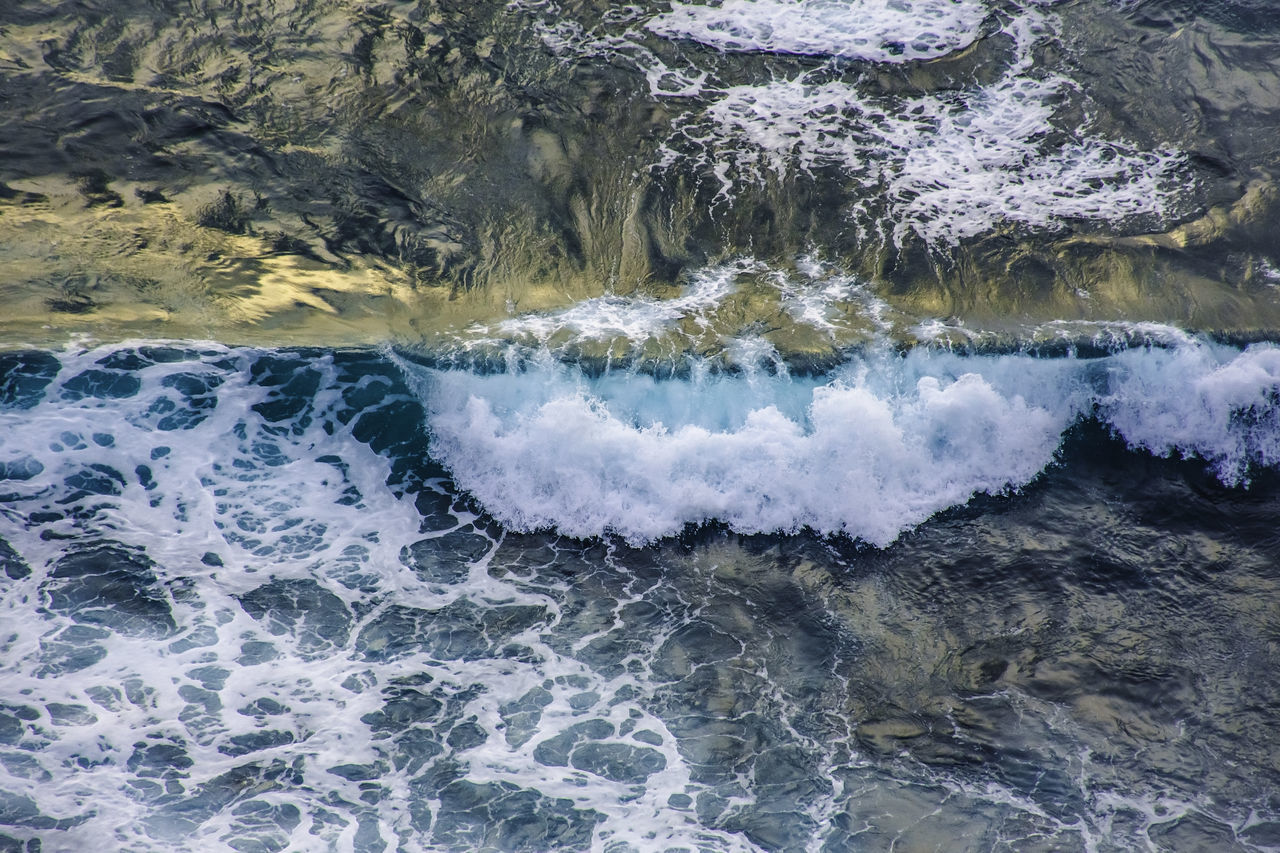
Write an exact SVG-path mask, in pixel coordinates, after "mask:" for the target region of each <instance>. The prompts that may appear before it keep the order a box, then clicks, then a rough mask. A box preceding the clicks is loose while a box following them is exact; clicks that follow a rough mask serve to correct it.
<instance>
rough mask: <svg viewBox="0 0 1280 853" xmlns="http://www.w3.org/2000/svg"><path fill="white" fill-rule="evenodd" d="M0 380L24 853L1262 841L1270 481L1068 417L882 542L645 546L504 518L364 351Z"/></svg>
mask: <svg viewBox="0 0 1280 853" xmlns="http://www.w3.org/2000/svg"><path fill="white" fill-rule="evenodd" d="M1159 356H1160V353H1159V352H1158V351H1154V352H1148V353H1147V355H1145V356H1144V355H1141V354H1140V352H1135V353H1132V354H1131V357H1134V358H1158V357H1159ZM0 364H2V371H0V389H2V391H3V402H2V405H3V409H2V410H0V418H3V421H4V428H3V431H0V436H3V438H0V454H2V455H0V466H2V467H0V475H2V476H3V478H4V479H3V494H2V495H0V512H2V516H0V525H2V527H0V538H2V539H3V542H4V544H3V546H0V562H2V564H3V565H2V569H3V576H2V577H0V584H3V597H2V599H0V600H2V601H3V608H4V610H3V616H2V617H0V618H2V619H3V626H4V636H5V639H4V645H3V649H4V655H3V667H4V677H3V679H2V685H3V686H0V692H2V693H3V695H2V696H0V702H2V703H3V708H0V745H2V746H0V762H2V763H3V767H4V772H5V774H6V778H7V779H8V780H9V781H8V782H7V783H6V784H5V785H4V786H3V787H4V790H5V793H4V795H3V799H2V800H0V823H2V824H3V829H0V832H2V833H3V835H4V837H5V838H6V839H10V840H7V841H6V842H5V843H7V844H10V845H11V846H13V847H14V849H20V848H21V847H22V845H23V844H24V843H27V842H30V843H32V844H35V843H37V841H38V842H39V843H42V844H43V847H42V848H41V849H44V850H50V849H53V850H60V849H83V848H85V847H86V846H89V845H99V846H100V845H102V844H103V843H104V839H109V842H107V843H109V844H110V845H111V846H113V847H117V848H119V849H131V850H173V849H228V848H229V849H236V850H327V849H357V850H387V849H400V850H475V849H498V850H548V849H563V850H579V849H581V850H587V849H606V850H627V849H634V850H654V849H685V850H738V849H744V850H745V849H765V850H806V849H823V850H848V849H889V848H891V847H893V848H895V849H901V848H902V847H906V848H908V849H921V848H923V847H929V848H930V849H932V848H935V847H941V848H945V849H965V850H990V849H1009V850H1019V851H1023V850H1040V849H1042V850H1063V849H1080V850H1086V849H1088V850H1128V849H1135V848H1139V849H1140V848H1142V847H1151V848H1153V849H1162V850H1179V851H1182V850H1231V849H1240V850H1246V849H1248V850H1253V849H1267V848H1269V847H1271V846H1274V845H1275V844H1277V843H1280V819H1278V815H1280V810H1278V808H1277V802H1276V800H1275V792H1276V790H1277V787H1276V783H1277V778H1278V777H1277V773H1278V770H1280V768H1277V767H1276V765H1275V762H1274V754H1275V751H1274V750H1273V749H1271V748H1270V745H1271V744H1273V743H1275V739H1276V734H1277V732H1276V726H1277V719H1276V716H1275V714H1274V708H1275V707H1276V702H1277V700H1278V699H1280V693H1278V691H1280V682H1277V680H1276V678H1275V672H1276V671H1277V669H1276V640H1277V635H1276V625H1277V608H1276V605H1277V602H1278V600H1280V599H1278V598H1277V594H1278V590H1280V586H1278V584H1280V575H1278V574H1277V570H1276V566H1277V565H1278V563H1277V559H1276V557H1277V549H1278V548H1280V540H1278V539H1277V537H1276V534H1275V527H1274V519H1275V517H1276V511H1277V500H1278V499H1280V492H1278V491H1277V489H1276V482H1275V478H1274V475H1272V474H1270V473H1269V472H1267V471H1266V470H1265V469H1262V468H1252V469H1249V470H1250V471H1251V472H1252V474H1253V483H1252V485H1251V486H1250V487H1249V488H1247V489H1246V488H1241V487H1239V486H1224V485H1223V484H1222V483H1221V482H1220V481H1219V480H1218V479H1217V478H1216V477H1215V476H1214V474H1213V470H1212V467H1211V466H1209V465H1206V463H1204V462H1203V461H1185V462H1182V461H1174V460H1168V459H1160V458H1157V457H1154V456H1152V455H1150V454H1149V453H1147V452H1145V451H1141V450H1130V449H1128V448H1127V447H1126V445H1125V442H1124V441H1123V440H1122V439H1120V438H1116V437H1114V436H1112V435H1111V434H1109V432H1108V429H1107V427H1106V426H1105V425H1103V424H1100V423H1099V422H1098V421H1096V420H1090V419H1087V418H1086V419H1084V420H1080V421H1076V422H1074V424H1073V425H1071V426H1069V428H1068V429H1067V432H1066V433H1065V435H1064V436H1063V437H1062V444H1061V448H1060V450H1059V452H1058V454H1057V459H1058V461H1056V462H1053V463H1051V464H1049V465H1048V466H1047V467H1046V469H1045V470H1044V471H1043V472H1042V473H1041V474H1039V475H1038V476H1037V477H1035V478H1034V479H1033V480H1032V481H1031V482H1030V483H1028V484H1026V485H1025V486H1023V487H1022V488H1021V489H1020V490H1018V491H1017V492H1016V493H1013V494H1006V495H998V496H994V497H993V496H979V497H976V498H974V499H973V500H969V501H967V502H965V501H962V502H961V504H962V505H959V506H956V507H954V508H952V509H949V510H946V511H944V512H942V513H941V514H940V515H938V516H936V517H935V518H933V519H931V520H929V521H926V522H925V523H924V524H923V525H921V526H920V527H918V528H915V529H908V530H906V531H905V532H903V533H902V534H901V535H900V536H898V537H897V539H896V541H895V542H893V543H892V544H887V545H886V547H884V548H873V547H869V546H868V545H866V544H864V543H862V542H860V541H858V540H856V539H851V538H849V537H847V536H839V535H837V536H835V537H831V538H827V537H822V536H819V535H816V534H813V533H810V532H799V533H797V534H795V535H789V536H777V535H756V536H742V535H738V534H735V533H733V532H731V531H729V530H726V529H725V528H724V526H723V525H722V524H720V523H710V524H706V525H702V526H690V527H688V528H687V529H686V530H685V531H684V532H683V533H682V534H681V535H679V536H677V537H676V538H674V539H667V540H664V541H661V542H658V543H655V544H653V545H650V546H647V547H635V546H632V545H628V544H627V543H626V542H624V541H622V540H620V539H618V538H616V537H613V536H609V535H606V536H604V537H603V538H589V539H579V540H574V539H568V538H564V537H563V536H560V535H557V534H556V533H555V532H544V533H538V532H530V533H518V532H513V531H512V530H510V529H507V528H505V527H504V526H503V525H502V524H500V523H498V522H496V521H495V520H494V519H493V518H492V517H491V516H490V515H489V514H487V513H486V512H485V510H484V508H483V507H482V506H480V505H479V504H477V503H476V502H475V501H474V500H473V499H472V498H470V497H469V496H468V495H466V494H464V493H462V492H460V491H459V490H458V488H457V487H456V486H455V479H454V477H453V476H452V475H451V474H450V473H449V472H447V471H446V470H445V469H444V468H443V467H442V466H441V465H440V464H439V462H438V461H437V460H436V458H435V457H434V455H433V450H432V439H431V437H430V436H431V430H430V426H429V423H428V419H427V418H428V415H427V413H428V412H429V411H430V410H431V408H432V401H431V400H430V399H424V398H423V397H421V396H419V394H418V392H415V391H412V390H411V387H413V386H414V384H415V383H417V382H418V378H417V373H416V372H417V371H418V370H420V369H419V368H415V367H414V366H413V365H412V364H411V363H406V362H401V361H399V360H398V359H395V358H393V357H389V355H388V354H384V353H379V352H373V351H325V350H283V351H264V350H251V349H233V348H226V347H221V346H210V345H204V346H192V345H189V344H177V345H174V344H166V345H148V346H130V347H123V348H103V349H92V350H84V351H75V352H68V353H58V354H51V353H45V352H36V351H30V352H25V353H14V354H9V355H5V356H4V357H3V361H2V362H0ZM974 366H975V367H978V368H979V369H981V368H982V367H983V366H982V364H981V361H980V359H977V358H976V357H975V361H974ZM988 367H989V366H988ZM405 371H408V373H406V372H405ZM988 372H989V373H990V372H991V371H990V370H989V369H988ZM407 380H408V381H407ZM671 381H680V380H671ZM775 381H780V380H777V379H776V377H775ZM810 384H811V383H810ZM1235 417H1236V419H1237V420H1238V419H1240V418H1244V419H1249V418H1252V419H1253V420H1254V421H1255V423H1265V422H1269V421H1268V419H1269V418H1270V413H1269V412H1268V411H1263V410H1258V409H1255V410H1252V411H1243V412H1238V413H1237V415H1236V416H1235ZM959 426H962V425H957V432H956V436H958V437H963V436H965V435H966V433H965V432H964V430H963V429H959ZM581 440H582V441H591V440H594V438H593V436H591V435H583V436H582V437H581ZM722 440H723V441H731V440H732V436H731V435H728V434H724V435H722ZM957 440H959V439H957ZM458 473H459V474H462V473H464V472H462V471H459V472H458ZM557 499H558V496H557V495H556V493H555V492H554V490H549V491H548V493H547V497H546V501H547V506H548V507H550V506H551V505H552V504H553V503H554V502H555V501H556V500H557ZM548 511H551V510H550V509H548ZM28 848H29V849H35V848H34V847H30V845H28Z"/></svg>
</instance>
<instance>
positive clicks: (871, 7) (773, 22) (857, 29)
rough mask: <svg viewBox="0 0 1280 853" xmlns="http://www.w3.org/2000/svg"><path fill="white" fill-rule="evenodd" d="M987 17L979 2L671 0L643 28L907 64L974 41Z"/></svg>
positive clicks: (721, 45)
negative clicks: (707, 1)
mask: <svg viewBox="0 0 1280 853" xmlns="http://www.w3.org/2000/svg"><path fill="white" fill-rule="evenodd" d="M986 15H987V9H986V7H985V5H984V4H982V3H980V2H977V0H724V2H722V3H720V4H719V5H717V6H708V5H702V4H697V3H679V2H677V3H672V4H671V11H669V12H665V13H663V14H661V15H658V16H656V17H654V18H652V19H650V20H649V21H648V22H647V23H646V24H645V26H646V27H647V28H648V29H649V30H650V31H652V32H654V33H656V34H658V35H660V36H664V37H666V38H685V39H693V40H695V41H698V42H701V43H703V44H706V45H710V46H712V47H715V48H718V49H720V50H725V51H762V52H768V53H796V54H810V55H820V56H837V57H842V58H849V59H864V60H869V61H872V62H909V61H913V60H920V59H933V58H936V57H939V56H944V55H946V54H948V53H951V52H953V51H955V50H959V49H960V48H963V47H965V46H967V45H969V44H972V43H973V41H974V40H975V39H976V38H977V37H978V32H979V28H980V27H981V24H982V21H983V18H985V17H986Z"/></svg>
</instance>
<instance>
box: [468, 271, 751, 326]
mask: <svg viewBox="0 0 1280 853" xmlns="http://www.w3.org/2000/svg"><path fill="white" fill-rule="evenodd" d="M760 269H763V265H761V264H760V263H758V262H756V261H751V260H740V261H735V262H733V263H728V264H722V265H719V266H714V267H708V268H706V269H704V270H701V271H700V272H698V273H697V274H695V275H694V276H693V277H692V278H691V280H690V282H689V284H688V285H687V286H686V287H685V288H684V292H683V293H681V294H680V295H679V296H676V297H674V298H672V299H657V298H654V297H650V296H645V295H635V296H615V295H607V296H600V297H596V298H595V299H586V300H583V301H582V302H578V303H576V304H575V305H573V306H571V307H570V308H567V309H565V310H563V311H558V312H552V313H540V314H526V315H523V316H520V317H513V318H511V319H509V320H504V321H502V322H501V323H499V324H498V328H497V331H498V332H500V333H502V334H503V335H504V336H507V337H510V338H515V339H517V340H518V339H522V338H532V339H534V340H536V341H539V342H545V341H547V340H549V339H550V338H551V337H553V336H554V335H557V334H559V333H561V332H567V333H569V334H571V335H573V337H574V338H575V339H577V340H608V339H611V338H618V337H622V338H626V339H628V340H629V341H631V342H633V343H637V342H642V341H644V340H646V339H648V338H651V337H654V336H656V335H659V334H661V333H662V332H665V331H667V330H668V329H669V328H670V327H671V326H672V325H673V324H675V323H676V322H678V321H680V320H684V319H689V320H692V321H693V322H695V323H697V324H699V325H704V326H705V325H706V324H707V315H708V314H709V313H710V312H711V311H713V310H714V309H715V308H716V307H717V306H718V305H719V304H720V302H721V301H722V300H723V299H724V298H725V297H726V296H727V295H729V294H730V293H732V292H733V289H734V280H735V279H736V278H737V276H739V275H741V274H743V273H746V272H751V271H755V270H760ZM485 331H487V330H486V329H484V328H477V329H473V330H472V332H473V333H475V332H479V333H484V332H485Z"/></svg>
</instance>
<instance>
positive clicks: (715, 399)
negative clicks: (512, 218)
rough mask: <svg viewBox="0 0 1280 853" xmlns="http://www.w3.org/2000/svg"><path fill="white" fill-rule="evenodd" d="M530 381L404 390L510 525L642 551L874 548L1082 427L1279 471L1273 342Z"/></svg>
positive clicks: (1008, 485) (429, 382)
mask: <svg viewBox="0 0 1280 853" xmlns="http://www.w3.org/2000/svg"><path fill="white" fill-rule="evenodd" d="M530 371H531V374H532V375H523V376H520V377H518V378H517V377H513V376H498V377H494V376H474V375H470V374H466V373H459V372H439V371H436V372H429V373H427V374H426V375H425V376H424V379H425V381H424V382H423V387H422V395H423V399H424V401H425V403H426V405H427V407H428V410H429V418H430V429H431V432H432V437H433V445H432V447H433V452H434V453H436V454H438V456H439V458H440V459H441V460H442V461H443V462H445V464H446V465H448V467H450V468H451V469H452V471H453V472H454V475H455V477H456V478H457V481H458V482H459V484H460V485H461V486H462V487H464V488H466V489H467V490H469V491H470V492H471V493H472V494H473V495H475V496H476V497H477V498H478V499H479V500H480V501H481V503H482V504H484V506H485V507H486V508H487V509H488V510H489V511H490V512H492V513H493V514H494V515H495V516H496V517H497V518H499V519H500V520H502V521H503V522H504V523H505V524H508V525H511V526H512V527H514V528H516V529H521V530H532V529H539V528H554V529H557V530H559V531H561V532H563V533H568V534H570V535H573V536H594V535H600V534H604V533H615V534H618V535H620V536H623V537H625V538H627V539H629V540H632V541H635V542H644V541H649V540H652V539H655V538H657V537H662V536H667V535H672V534H675V533H678V532H679V531H680V530H681V529H682V528H683V527H684V526H685V525H686V524H699V523H702V522H707V521H721V522H724V523H726V524H728V525H729V526H730V527H732V528H733V529H735V530H738V531H742V532H762V531H763V532H767V531H795V530H798V529H800V528H804V527H808V528H811V529H813V530H816V531H819V532H822V533H844V534H847V535H850V536H854V537H858V538H861V539H863V540H865V541H867V542H870V543H872V544H875V545H886V544H888V543H890V542H892V541H893V540H894V539H895V538H897V536H898V535H899V534H900V533H901V532H902V531H903V530H906V529H908V528H910V527H912V526H914V525H917V524H919V523H920V522H922V521H924V520H925V519H927V518H929V517H930V516H931V515H933V514H935V513H937V512H939V511H940V510H943V509H945V508H947V507H951V506H956V505H958V504H962V503H964V502H966V501H967V500H968V499H969V498H970V497H972V496H973V495H976V494H984V493H988V494H996V493H1001V492H1006V491H1009V490H1016V489H1018V488H1020V487H1022V486H1024V485H1026V484H1027V483H1029V482H1030V481H1031V480H1032V479H1034V478H1035V477H1036V476H1037V475H1038V474H1039V473H1040V472H1041V471H1042V470H1043V469H1044V468H1045V466H1046V465H1048V464H1049V463H1050V462H1051V461H1052V460H1053V458H1054V454H1055V452H1056V450H1057V448H1058V445H1059V443H1060V441H1061V438H1062V434H1063V432H1064V431H1065V430H1066V429H1067V428H1068V427H1069V426H1071V425H1072V424H1073V423H1075V422H1076V420H1077V419H1078V418H1080V417H1082V416H1089V415H1093V414H1096V415H1097V416H1099V417H1100V418H1101V419H1102V420H1103V421H1104V422H1105V423H1107V424H1109V425H1110V426H1111V427H1113V428H1114V429H1115V430H1116V431H1117V432H1118V434H1120V435H1121V436H1122V437H1124V438H1125V439H1126V440H1127V441H1129V442H1130V443H1131V444H1132V445H1134V446H1135V447H1142V448H1146V449H1149V450H1152V451H1154V452H1156V453H1161V454H1168V453H1175V452H1176V453H1182V454H1186V455H1197V456H1200V457H1203V458H1204V459H1206V460H1207V461H1208V462H1209V463H1210V464H1211V465H1212V466H1213V468H1214V469H1215V470H1216V471H1217V473H1218V474H1219V476H1221V477H1222V478H1223V479H1224V480H1225V481H1226V482H1229V483H1238V482H1241V481H1242V480H1244V479H1246V478H1247V476H1248V471H1249V470H1250V466H1253V465H1264V466H1265V465H1274V464H1276V463H1277V462H1280V414H1278V412H1280V408H1278V404H1277V396H1278V395H1280V349H1277V348H1275V347H1273V346H1257V347H1253V348H1250V349H1248V350H1245V351H1243V352H1241V351H1237V350H1231V349H1224V348H1220V347H1217V346H1214V345H1211V344H1207V343H1200V342H1195V343H1191V344H1186V345H1181V346H1174V347H1171V348H1168V349H1161V348H1156V349H1135V350H1130V351H1126V352H1121V353H1118V354H1117V355H1115V356H1112V357H1108V358H1102V359H1075V358H1063V359H1036V358H1033V357H1031V356H1021V355H1010V356H992V357H977V356H975V357H961V356H956V355H951V354H945V353H930V352H926V351H924V350H919V351H915V352H913V353H911V354H910V355H908V356H905V357H898V356H895V355H891V354H888V353H881V354H873V355H871V356H868V357H866V358H859V359H857V360H855V361H854V362H852V363H850V364H848V365H847V366H846V367H845V368H844V369H843V370H842V371H840V372H839V373H838V374H837V375H836V376H835V377H834V378H833V379H830V380H829V381H819V380H800V379H793V378H789V377H786V376H772V377H770V376H762V375H748V376H745V377H743V376H733V377H730V376H718V377H705V378H703V379H702V380H700V381H699V382H696V383H682V382H658V381H655V380H653V379H651V378H648V377H638V376H630V375H613V376H606V377H602V378H596V379H588V378H586V377H583V376H581V375H579V374H577V373H576V372H575V371H573V370H572V369H569V368H565V367H550V366H540V367H532V368H530ZM531 388H532V389H536V391H533V392H531V391H530V389H531Z"/></svg>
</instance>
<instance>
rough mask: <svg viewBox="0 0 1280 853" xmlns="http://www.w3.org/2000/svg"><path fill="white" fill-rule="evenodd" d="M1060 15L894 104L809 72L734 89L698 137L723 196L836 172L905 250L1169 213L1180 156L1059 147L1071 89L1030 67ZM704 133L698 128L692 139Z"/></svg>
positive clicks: (1038, 21)
mask: <svg viewBox="0 0 1280 853" xmlns="http://www.w3.org/2000/svg"><path fill="white" fill-rule="evenodd" d="M1051 23H1052V22H1050V21H1048V20H1047V19H1046V18H1044V16H1043V15H1042V14H1041V13H1039V12H1036V11H1026V12H1024V13H1023V15H1022V16H1021V17H1019V18H1017V19H1015V20H1014V21H1012V22H1010V23H1009V24H1008V25H1007V26H1006V28H1005V31H1006V32H1007V33H1008V34H1009V35H1010V36H1012V37H1013V38H1014V43H1015V48H1014V50H1015V60H1014V61H1013V63H1012V64H1011V66H1010V67H1009V69H1008V70H1007V71H1006V72H1005V73H1004V74H1003V75H1002V76H1001V77H1000V78H998V79H997V80H996V81H995V82H993V83H990V84H987V85H984V86H979V87H976V88H975V89H973V90H971V91H966V92H944V93H939V94H924V95H918V96H911V97H901V98H888V97H885V96H880V95H871V94H869V93H868V92H866V91H865V89H864V88H863V87H862V86H861V85H860V84H859V83H858V82H857V81H846V80H840V79H837V80H829V79H824V80H822V81H820V82H818V81H815V79H814V78H813V76H812V75H811V74H809V75H800V76H797V77H791V78H785V79H777V80H773V81H771V82H769V83H765V84H759V85H738V86H729V87H726V88H724V89H722V90H720V91H718V92H716V93H715V94H714V100H713V102H712V103H711V104H709V105H708V106H707V108H706V111H705V117H706V120H707V121H708V122H709V123H710V125H711V127H712V129H711V130H710V133H711V137H710V142H700V143H699V145H700V146H701V147H702V148H703V149H704V151H705V152H706V154H705V155H704V156H706V157H708V158H710V159H711V160H712V161H713V162H714V163H715V164H717V165H716V166H714V167H713V171H716V173H717V174H720V175H721V176H722V179H723V182H724V185H723V190H722V192H723V194H725V195H726V196H728V195H731V190H732V180H733V176H734V175H737V176H738V177H739V178H747V179H751V178H752V177H753V176H756V175H759V174H761V173H763V172H764V171H771V172H775V173H778V174H785V173H786V172H788V171H789V170H792V169H800V170H802V171H813V170H815V169H818V168H821V167H824V166H837V167H839V168H840V169H841V170H842V171H843V172H844V173H845V174H846V175H847V176H848V177H849V178H850V179H852V180H853V181H854V182H855V183H856V184H857V185H859V186H860V187H861V191H860V193H859V194H858V195H857V197H855V198H853V199H851V202H850V209H851V211H852V213H853V215H854V217H855V219H856V220H857V221H860V222H862V223H863V224H864V226H865V227H866V228H867V229H868V231H869V232H872V233H876V232H879V233H883V234H885V235H886V236H891V237H892V239H893V240H894V242H895V243H896V244H898V245H902V242H903V240H904V239H905V238H906V237H907V236H908V235H909V234H914V235H915V236H917V237H918V238H920V239H922V240H923V241H924V242H925V243H927V244H929V245H931V246H935V247H943V246H950V245H955V244H956V243H958V242H960V241H961V240H964V239H966V238H969V237H973V236H975V235H978V234H981V233H984V232H987V231H990V230H992V229H994V228H996V227H998V226H999V225H1000V224H1001V223H1005V222H1016V223H1020V224H1022V225H1025V226H1028V227H1032V228H1037V229H1047V230H1053V229H1057V228H1061V227H1063V225H1064V224H1065V223H1067V222H1069V221H1071V220H1077V219H1080V220H1090V219H1093V220H1107V221H1123V220H1126V219H1132V218H1133V217H1139V216H1149V217H1161V216H1163V215H1165V214H1166V212H1167V210H1168V207H1169V205H1170V203H1171V201H1172V190H1171V188H1170V179H1171V177H1172V175H1173V174H1174V173H1175V172H1176V170H1177V168H1178V165H1179V163H1180V162H1181V157H1180V156H1179V155H1178V154H1176V153H1175V152H1172V151H1151V152H1142V151H1138V150H1136V149H1134V148H1132V147H1131V146H1128V145H1125V144H1124V143H1121V142H1115V141H1111V140H1107V139H1104V138H1101V137H1097V136H1094V135H1091V134H1088V133H1087V132H1081V131H1076V132H1075V133H1074V134H1073V135H1074V137H1075V138H1073V139H1068V140H1067V141H1065V142H1055V143H1050V142H1049V140H1050V139H1052V138H1054V137H1055V135H1060V134H1061V130H1060V129H1059V128H1058V127H1057V126H1056V125H1055V124H1054V117H1055V113H1056V112H1057V109H1058V107H1057V103H1058V102H1059V101H1060V100H1061V99H1062V97H1063V96H1064V95H1066V94H1067V93H1068V92H1069V91H1071V90H1072V89H1073V87H1074V84H1073V83H1072V82H1071V81H1070V80H1069V79H1067V78H1065V77H1062V76H1060V75H1054V74H1043V73H1036V72H1034V71H1033V69H1032V65H1031V59H1030V51H1031V48H1032V46H1033V45H1034V44H1035V43H1036V42H1037V41H1039V40H1040V39H1042V38H1044V37H1045V36H1046V34H1047V33H1049V32H1050V31H1051ZM695 125H697V122H695ZM707 132H708V131H707V130H704V129H702V128H701V127H695V129H694V130H692V131H691V136H692V137H698V138H705V134H706V133H707ZM886 208H887V209H886Z"/></svg>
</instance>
